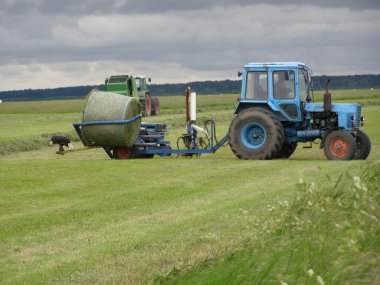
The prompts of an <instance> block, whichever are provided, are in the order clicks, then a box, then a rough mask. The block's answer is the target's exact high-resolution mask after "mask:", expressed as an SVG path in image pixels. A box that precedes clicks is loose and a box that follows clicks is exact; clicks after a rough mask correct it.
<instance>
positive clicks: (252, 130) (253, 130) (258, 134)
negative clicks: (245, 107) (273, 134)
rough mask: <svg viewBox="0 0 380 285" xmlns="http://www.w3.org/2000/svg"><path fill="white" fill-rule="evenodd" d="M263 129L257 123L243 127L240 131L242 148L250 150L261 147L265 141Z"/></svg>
mask: <svg viewBox="0 0 380 285" xmlns="http://www.w3.org/2000/svg"><path fill="white" fill-rule="evenodd" d="M266 137H267V135H266V131H265V128H264V127H263V126H262V125H260V124H258V123H250V124H247V125H245V126H244V128H243V129H242V131H241V141H242V142H243V144H244V146H246V147H248V148H252V149H258V148H260V147H262V146H263V145H264V143H265V140H266Z"/></svg>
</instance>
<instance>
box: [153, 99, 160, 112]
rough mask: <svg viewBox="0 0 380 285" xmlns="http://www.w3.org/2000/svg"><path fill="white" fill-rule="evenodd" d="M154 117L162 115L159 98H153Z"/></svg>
mask: <svg viewBox="0 0 380 285" xmlns="http://www.w3.org/2000/svg"><path fill="white" fill-rule="evenodd" d="M151 114H152V116H157V115H159V114H160V100H158V98H157V97H152V111H151Z"/></svg>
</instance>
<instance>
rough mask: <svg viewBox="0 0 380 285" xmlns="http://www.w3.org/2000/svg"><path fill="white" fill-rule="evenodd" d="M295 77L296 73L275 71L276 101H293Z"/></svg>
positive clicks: (274, 95)
mask: <svg viewBox="0 0 380 285" xmlns="http://www.w3.org/2000/svg"><path fill="white" fill-rule="evenodd" d="M294 84H295V76H294V71H292V70H286V71H282V70H281V71H274V72H273V97H274V98H275V99H293V98H294V97H295V92H294V90H295V89H294Z"/></svg>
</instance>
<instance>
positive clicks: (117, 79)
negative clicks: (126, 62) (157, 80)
mask: <svg viewBox="0 0 380 285" xmlns="http://www.w3.org/2000/svg"><path fill="white" fill-rule="evenodd" d="M148 81H149V82H150V81H151V79H150V78H148ZM105 89H106V92H113V93H118V94H121V95H125V96H130V97H136V98H137V99H138V100H139V102H140V104H141V107H142V111H143V115H144V116H151V115H158V114H159V112H160V102H159V100H158V98H157V97H153V96H151V95H150V92H149V89H148V85H147V83H146V77H145V76H144V75H113V76H111V77H110V78H106V80H105Z"/></svg>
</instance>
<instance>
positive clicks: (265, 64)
mask: <svg viewBox="0 0 380 285" xmlns="http://www.w3.org/2000/svg"><path fill="white" fill-rule="evenodd" d="M281 67H300V68H305V69H308V70H309V69H310V68H308V67H307V66H306V64H304V63H303V62H298V61H289V62H287V61H286V62H250V63H248V64H246V65H244V68H248V69H249V68H281Z"/></svg>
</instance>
